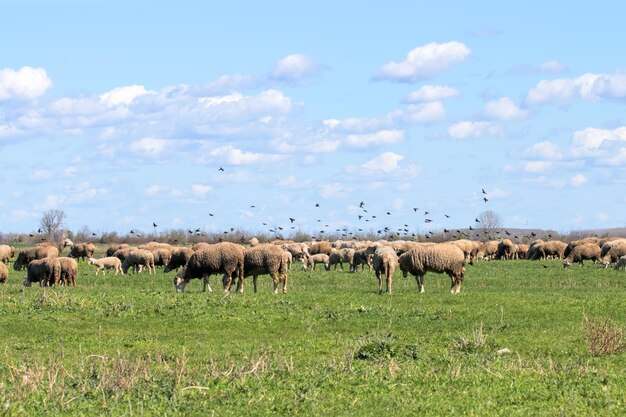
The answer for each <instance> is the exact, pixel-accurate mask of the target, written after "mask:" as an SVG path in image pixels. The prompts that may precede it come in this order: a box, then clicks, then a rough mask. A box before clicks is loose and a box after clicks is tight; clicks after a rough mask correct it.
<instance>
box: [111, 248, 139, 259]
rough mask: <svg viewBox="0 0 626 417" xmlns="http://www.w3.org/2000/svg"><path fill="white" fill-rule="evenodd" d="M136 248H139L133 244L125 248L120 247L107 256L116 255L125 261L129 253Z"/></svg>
mask: <svg viewBox="0 0 626 417" xmlns="http://www.w3.org/2000/svg"><path fill="white" fill-rule="evenodd" d="M136 249H137V248H134V247H132V246H127V247H125V248H121V249H118V250H116V251H115V252H113V254H111V255H107V256H115V257H116V258H119V260H120V261H122V262H124V260H125V259H126V258H127V257H128V255H129V254H130V253H131V252H132V251H134V250H136Z"/></svg>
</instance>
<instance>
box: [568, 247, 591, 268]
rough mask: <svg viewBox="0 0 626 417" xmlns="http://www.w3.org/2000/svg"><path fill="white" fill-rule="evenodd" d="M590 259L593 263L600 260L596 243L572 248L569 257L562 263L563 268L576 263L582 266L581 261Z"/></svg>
mask: <svg viewBox="0 0 626 417" xmlns="http://www.w3.org/2000/svg"><path fill="white" fill-rule="evenodd" d="M585 259H590V260H592V261H593V262H594V263H595V262H596V261H599V260H600V246H598V245H597V244H596V243H584V244H582V245H578V246H574V248H573V249H572V250H571V251H570V253H569V255H568V256H567V258H565V260H564V261H563V268H569V267H570V266H571V265H572V264H573V263H575V262H577V263H580V265H581V266H583V265H584V264H583V261H584V260H585Z"/></svg>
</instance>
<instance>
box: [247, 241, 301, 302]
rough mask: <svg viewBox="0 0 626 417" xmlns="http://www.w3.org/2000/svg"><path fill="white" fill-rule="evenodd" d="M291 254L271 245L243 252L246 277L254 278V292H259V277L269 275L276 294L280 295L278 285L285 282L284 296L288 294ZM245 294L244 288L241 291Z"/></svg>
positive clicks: (251, 248) (260, 245)
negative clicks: (288, 271)
mask: <svg viewBox="0 0 626 417" xmlns="http://www.w3.org/2000/svg"><path fill="white" fill-rule="evenodd" d="M290 257H291V254H290V253H289V252H286V251H284V250H283V248H281V247H280V246H276V245H273V244H271V243H265V244H259V245H256V246H253V247H250V248H246V249H245V250H244V252H243V259H244V261H243V271H244V277H248V276H250V275H252V276H253V282H254V292H257V278H258V276H259V275H264V274H269V275H270V276H271V277H272V280H273V282H274V294H278V283H279V282H280V281H282V282H283V294H286V293H287V270H288V269H289V266H288V263H289V258H290ZM239 291H240V292H243V287H242V288H240V289H239Z"/></svg>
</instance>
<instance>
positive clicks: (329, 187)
mask: <svg viewBox="0 0 626 417" xmlns="http://www.w3.org/2000/svg"><path fill="white" fill-rule="evenodd" d="M344 192H345V186H344V185H343V184H341V183H338V182H335V183H331V184H323V185H322V187H321V190H320V195H321V196H322V197H324V198H333V197H340V196H341V195H342V194H343V193H344Z"/></svg>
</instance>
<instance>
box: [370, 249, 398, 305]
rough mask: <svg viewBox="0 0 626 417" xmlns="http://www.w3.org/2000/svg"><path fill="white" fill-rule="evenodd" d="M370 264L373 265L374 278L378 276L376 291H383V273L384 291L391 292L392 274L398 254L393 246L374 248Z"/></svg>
mask: <svg viewBox="0 0 626 417" xmlns="http://www.w3.org/2000/svg"><path fill="white" fill-rule="evenodd" d="M372 264H373V266H374V272H375V273H376V278H378V292H379V293H380V294H382V292H383V274H384V276H385V281H386V291H387V292H388V293H389V294H391V288H392V285H393V274H394V273H395V272H396V267H397V266H398V255H396V251H395V250H394V248H393V247H389V246H381V247H379V248H378V249H376V252H374V256H373V257H372Z"/></svg>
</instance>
